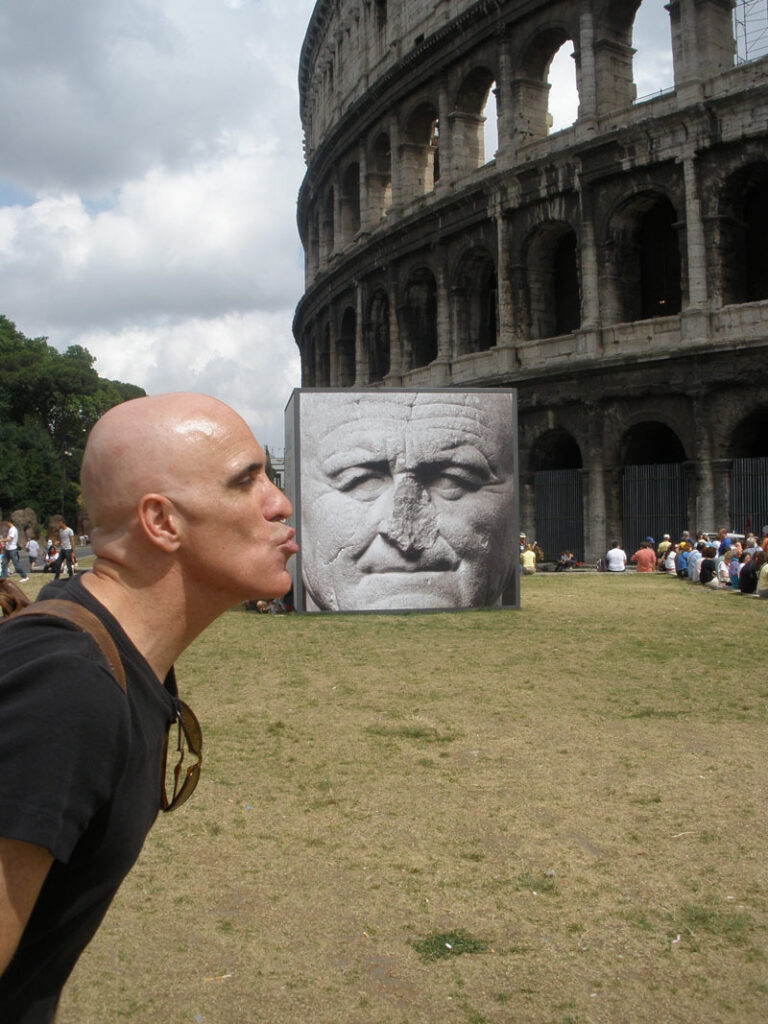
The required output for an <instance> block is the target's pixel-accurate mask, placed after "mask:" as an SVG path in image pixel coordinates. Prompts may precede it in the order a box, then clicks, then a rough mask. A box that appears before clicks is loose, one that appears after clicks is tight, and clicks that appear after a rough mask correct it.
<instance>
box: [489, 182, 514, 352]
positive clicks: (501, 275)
mask: <svg viewBox="0 0 768 1024" xmlns="http://www.w3.org/2000/svg"><path fill="white" fill-rule="evenodd" d="M494 207H495V209H494V218H495V221H496V294H497V295H498V303H499V325H498V338H497V340H496V344H497V345H505V344H511V343H512V342H513V337H514V324H513V317H514V308H513V301H512V284H511V282H510V280H509V272H508V270H507V262H508V261H507V252H508V246H509V242H508V239H507V232H508V225H507V220H506V218H505V216H504V210H503V206H502V194H501V191H500V190H499V191H497V192H496V196H495V202H494Z"/></svg>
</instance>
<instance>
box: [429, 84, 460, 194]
mask: <svg viewBox="0 0 768 1024" xmlns="http://www.w3.org/2000/svg"><path fill="white" fill-rule="evenodd" d="M437 124H438V154H439V155H438V160H439V162H440V178H439V180H438V181H435V176H434V164H433V167H432V172H433V173H432V187H433V188H435V189H440V190H441V191H444V190H445V189H448V188H452V187H453V183H454V181H455V180H456V173H455V169H454V156H453V147H454V135H453V128H454V125H453V122H452V120H451V108H450V104H449V102H448V87H447V84H446V81H445V79H444V78H441V79H440V84H439V86H438V91H437ZM426 191H429V189H427V190H426Z"/></svg>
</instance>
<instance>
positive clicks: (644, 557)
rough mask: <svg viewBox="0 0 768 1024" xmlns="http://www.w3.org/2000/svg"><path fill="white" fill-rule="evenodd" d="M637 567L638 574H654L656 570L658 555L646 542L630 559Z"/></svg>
mask: <svg viewBox="0 0 768 1024" xmlns="http://www.w3.org/2000/svg"><path fill="white" fill-rule="evenodd" d="M630 562H634V563H635V564H636V565H637V571H638V572H653V571H654V569H655V568H656V553H655V551H654V550H653V546H652V544H649V543H648V541H644V542H643V543H642V544H641V545H640V547H639V548H638V549H637V551H636V552H635V553H634V555H632V557H631V558H630Z"/></svg>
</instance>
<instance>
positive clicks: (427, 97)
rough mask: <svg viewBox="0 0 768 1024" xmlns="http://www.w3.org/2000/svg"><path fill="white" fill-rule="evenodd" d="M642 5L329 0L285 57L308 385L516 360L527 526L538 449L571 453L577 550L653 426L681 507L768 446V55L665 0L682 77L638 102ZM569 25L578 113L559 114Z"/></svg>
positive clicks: (697, 3) (597, 528) (604, 519)
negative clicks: (490, 148)
mask: <svg viewBox="0 0 768 1024" xmlns="http://www.w3.org/2000/svg"><path fill="white" fill-rule="evenodd" d="M636 8H637V4H636V3H634V2H630V3H627V2H625V0H608V2H606V3H605V4H602V5H599V6H596V5H594V4H593V3H591V2H590V0H559V2H558V0H553V2H546V0H545V2H540V3H538V4H536V5H535V6H534V7H532V6H531V5H530V4H523V3H521V2H503V0H479V2H474V3H469V2H464V3H462V2H459V0H450V2H448V0H445V2H443V3H437V4H434V3H427V2H418V0H416V2H413V0H409V2H407V3H406V2H405V0H389V2H382V3H379V2H364V0H336V2H331V0H328V2H324V0H321V2H319V3H318V4H317V5H316V8H315V12H314V14H313V16H312V20H311V22H310V26H309V29H308V32H307V37H306V41H305V45H304V49H303V52H302V62H301V71H300V90H301V109H302V118H303V124H304V129H305V138H306V155H307V164H308V169H307V175H306V178H305V181H304V183H303V185H302V189H301V192H300V195H299V205H298V222H299V230H300V234H301V237H302V241H303V244H304V246H305V252H306V291H305V295H304V297H303V299H302V300H301V302H300V304H299V306H298V309H297V312H296V317H295V322H294V333H295V336H296V341H297V344H298V345H299V348H300V350H301V356H302V376H303V385H304V386H305V387H311V386H313V385H317V386H329V385H330V386H351V385H353V384H354V385H357V386H366V385H371V386H398V385H407V386H446V385H448V386H451V385H457V386H459V385H460V386H470V385H471V386H478V385H480V386H494V385H501V384H504V385H508V384H513V385H515V386H516V387H517V388H518V389H519V395H520V424H521V468H522V470H523V473H524V480H523V494H522V496H521V504H522V523H523V526H524V527H525V526H527V527H528V529H529V530H533V529H534V522H533V520H534V517H535V494H534V480H533V474H534V473H535V472H536V471H539V470H541V469H544V468H546V469H553V470H557V469H571V468H579V469H580V470H581V471H582V473H583V478H584V548H585V552H586V554H587V556H588V557H590V558H592V557H597V556H598V555H599V554H601V553H603V552H604V550H605V548H606V546H607V543H608V541H609V540H610V539H611V538H612V537H613V536H621V532H622V524H623V522H624V519H623V517H624V516H625V514H626V509H623V507H622V498H621V474H622V470H623V467H624V465H625V464H626V459H627V458H630V459H634V460H635V461H636V460H637V459H638V458H641V459H643V458H645V459H647V461H649V462H654V461H665V457H664V452H663V451H661V452H660V451H659V445H660V441H659V438H660V437H662V436H668V439H669V443H670V445H671V447H672V448H674V449H675V451H677V452H678V454H677V455H676V456H675V460H676V461H678V462H680V463H684V464H685V466H686V467H688V468H687V470H686V472H687V473H688V478H689V488H688V493H689V500H688V506H689V507H688V518H689V521H690V525H691V526H692V527H696V526H700V527H702V528H704V527H706V528H708V529H709V528H712V527H713V525H714V524H717V525H721V524H722V523H727V522H728V520H729V517H730V511H729V510H730V486H729V483H728V466H729V464H730V463H729V460H730V459H732V458H735V457H741V456H750V457H751V456H757V455H764V456H768V388H767V386H766V385H765V384H764V383H763V382H762V376H761V374H760V369H761V367H762V366H763V365H764V364H765V360H766V355H767V354H768V352H767V350H768V269H767V268H768V257H767V256H766V247H765V245H764V241H763V240H764V237H765V234H766V231H768V208H767V206H766V199H765V196H766V195H767V194H768V60H766V59H764V60H761V61H756V62H754V63H751V64H745V65H740V66H734V63H733V52H734V47H733V35H732V27H731V13H730V5H729V3H728V2H723V0H675V2H673V3H671V4H670V5H669V6H668V8H667V10H668V12H669V17H670V38H671V44H672V52H673V58H674V71H675V87H674V90H672V91H669V92H667V93H665V94H663V95H658V96H656V97H654V98H653V99H651V100H648V101H645V102H641V103H636V102H635V100H636V96H635V92H636V90H635V86H634V82H633V75H632V54H633V51H632V48H631V41H632V24H633V19H634V14H635V11H636ZM566 41H570V43H572V45H573V58H574V62H575V69H576V78H577V84H578V91H579V110H578V117H577V119H576V121H575V123H574V124H573V125H572V126H571V127H570V128H567V129H566V130H564V131H560V132H557V133H555V134H550V133H549V127H548V115H547V111H548V93H549V85H548V83H547V80H546V74H547V69H548V67H549V63H550V61H551V58H552V56H553V54H554V53H555V51H556V50H557V49H558V48H559V47H560V46H561V44H562V43H564V42H566ZM491 88H493V90H494V92H495V95H496V101H497V129H498V140H499V141H498V151H497V153H496V156H495V159H493V160H491V161H490V162H489V163H484V159H485V158H484V131H485V118H484V111H485V107H486V103H487V99H488V95H489V91H490V89H491ZM654 425H655V426H654ZM663 431H668V435H663ZM644 432H645V433H644ZM761 435H763V436H764V438H765V440H764V443H763V444H762V446H761V444H760V442H759V441H756V440H754V439H755V438H759V437H760V436H761ZM643 436H645V437H646V448H647V451H646V452H645V453H643V451H642V444H640V442H639V441H638V440H637V439H638V437H643ZM627 438H634V439H635V441H634V442H633V444H634V447H633V445H630V446H629V448H630V449H631V451H632V454H631V455H627V451H628V448H627V444H628V442H627V441H626V439H627ZM654 438H655V440H654ZM558 444H559V445H560V447H559V448H558ZM638 445H639V446H640V447H639V448H638ZM542 446H544V447H542ZM662 447H663V446H662ZM544 449H546V458H543V456H542V454H541V453H542V451H544ZM763 449H764V450H763ZM638 451H639V452H640V455H639V456H638ZM574 453H577V454H574ZM574 462H575V463H577V464H578V465H577V467H576V466H574V465H573V464H574ZM545 464H546V465H545ZM526 474H527V475H526ZM729 525H731V524H729ZM732 525H734V527H738V526H739V525H740V524H732Z"/></svg>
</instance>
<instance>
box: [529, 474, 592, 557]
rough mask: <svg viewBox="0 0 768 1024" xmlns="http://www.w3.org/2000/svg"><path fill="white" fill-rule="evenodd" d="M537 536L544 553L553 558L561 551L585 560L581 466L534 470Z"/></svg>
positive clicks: (545, 555)
mask: <svg viewBox="0 0 768 1024" xmlns="http://www.w3.org/2000/svg"><path fill="white" fill-rule="evenodd" d="M533 484H534V517H535V520H536V540H537V541H538V542H539V545H540V546H541V547H542V548H543V549H544V557H545V558H546V559H547V560H548V561H550V562H556V561H557V559H558V558H559V557H560V553H561V552H562V551H572V552H573V553H574V555H575V556H576V559H577V560H578V561H579V562H581V561H583V560H584V501H583V495H582V480H581V470H580V469H553V470H542V471H541V472H538V473H534V474H533Z"/></svg>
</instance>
